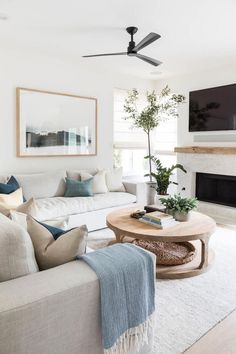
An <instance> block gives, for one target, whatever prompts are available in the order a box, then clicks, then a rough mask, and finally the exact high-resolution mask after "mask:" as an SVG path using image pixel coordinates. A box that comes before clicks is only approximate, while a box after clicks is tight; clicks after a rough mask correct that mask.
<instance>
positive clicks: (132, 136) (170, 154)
mask: <svg viewBox="0 0 236 354" xmlns="http://www.w3.org/2000/svg"><path fill="white" fill-rule="evenodd" d="M127 95H128V91H126V90H122V89H116V90H115V91H114V166H115V167H120V166H122V167H123V172H124V175H126V176H132V175H140V176H143V175H144V174H145V173H148V161H147V160H145V159H144V156H146V155H147V154H148V142H147V134H146V133H145V132H144V131H142V129H137V128H132V121H131V120H129V119H127V120H125V119H124V118H125V117H126V116H127V114H126V113H125V112H124V109H123V107H124V102H125V98H126V97H127ZM146 104H147V103H146V99H145V93H144V94H142V95H140V100H139V102H138V108H139V109H140V110H141V109H142V108H143V107H145V105H146ZM176 143H177V119H176V118H171V119H168V120H166V121H163V122H161V123H160V125H159V126H158V127H157V128H156V129H155V130H154V131H152V132H151V152H152V154H153V155H155V156H157V157H158V158H159V159H160V160H161V162H162V163H163V165H164V166H166V167H170V166H171V165H172V164H174V163H176V156H175V153H174V147H175V146H176Z"/></svg>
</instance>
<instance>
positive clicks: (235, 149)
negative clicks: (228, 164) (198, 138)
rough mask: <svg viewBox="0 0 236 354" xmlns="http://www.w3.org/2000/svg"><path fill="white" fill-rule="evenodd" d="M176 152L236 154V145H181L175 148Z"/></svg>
mask: <svg viewBox="0 0 236 354" xmlns="http://www.w3.org/2000/svg"><path fill="white" fill-rule="evenodd" d="M175 152H178V153H183V154H220V155H226V154H227V155H234V154H236V146H180V147H176V148H175Z"/></svg>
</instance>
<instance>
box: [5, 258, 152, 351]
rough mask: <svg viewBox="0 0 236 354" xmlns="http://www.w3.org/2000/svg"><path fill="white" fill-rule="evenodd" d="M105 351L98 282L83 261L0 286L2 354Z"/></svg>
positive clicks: (145, 348) (145, 349)
mask: <svg viewBox="0 0 236 354" xmlns="http://www.w3.org/2000/svg"><path fill="white" fill-rule="evenodd" d="M151 255H152V259H153V265H154V267H155V259H156V257H155V255H154V254H151ZM149 351H150V347H146V344H145V345H144V347H143V348H142V349H141V350H140V352H139V353H138V354H145V353H148V352H149ZM103 352H104V351H103V347H102V335H101V319H100V290H99V281H98V278H97V276H96V274H95V272H94V271H93V270H92V269H91V268H90V267H89V266H88V265H87V264H86V263H85V262H83V261H74V262H69V263H66V264H64V265H62V266H59V267H55V268H52V269H49V270H45V271H42V272H38V273H34V274H30V275H27V276H24V277H21V278H17V279H13V280H10V281H6V282H3V283H0V354H6V353H7V354H32V353H34V354H42V353H43V354H65V353H70V354H78V353H84V354H94V353H96V354H103Z"/></svg>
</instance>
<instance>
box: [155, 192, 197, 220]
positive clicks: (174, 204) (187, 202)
mask: <svg viewBox="0 0 236 354" xmlns="http://www.w3.org/2000/svg"><path fill="white" fill-rule="evenodd" d="M160 201H161V203H162V204H163V205H164V206H165V207H166V211H167V213H169V214H171V215H173V216H174V218H175V220H177V221H188V219H189V212H190V211H191V210H193V209H195V208H196V207H197V198H182V197H181V195H180V194H175V195H174V196H173V197H169V198H167V199H165V198H160Z"/></svg>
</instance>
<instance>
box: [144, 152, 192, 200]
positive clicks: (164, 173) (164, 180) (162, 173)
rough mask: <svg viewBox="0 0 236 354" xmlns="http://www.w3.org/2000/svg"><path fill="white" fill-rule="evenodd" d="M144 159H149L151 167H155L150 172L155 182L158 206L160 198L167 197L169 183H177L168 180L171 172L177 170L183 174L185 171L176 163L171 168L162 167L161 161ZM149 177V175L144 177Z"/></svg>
mask: <svg viewBox="0 0 236 354" xmlns="http://www.w3.org/2000/svg"><path fill="white" fill-rule="evenodd" d="M145 158H146V159H148V158H150V159H151V161H152V163H153V165H154V166H155V171H154V172H151V175H152V177H153V178H154V179H155V181H156V187H155V189H156V192H157V195H156V204H159V200H160V198H162V199H163V198H166V197H168V192H167V190H168V187H169V185H170V184H171V183H173V184H176V185H178V183H177V182H173V181H171V180H170V178H171V176H172V175H173V171H174V170H175V169H177V168H179V169H180V170H182V171H183V172H184V173H186V172H187V171H186V170H185V168H184V167H183V165H181V164H179V163H177V164H176V165H172V166H171V167H169V168H168V167H163V166H162V163H161V161H160V160H159V159H158V158H157V157H155V156H150V157H149V156H146V157H145ZM145 176H149V174H147V175H145Z"/></svg>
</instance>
